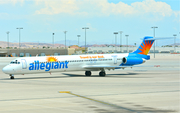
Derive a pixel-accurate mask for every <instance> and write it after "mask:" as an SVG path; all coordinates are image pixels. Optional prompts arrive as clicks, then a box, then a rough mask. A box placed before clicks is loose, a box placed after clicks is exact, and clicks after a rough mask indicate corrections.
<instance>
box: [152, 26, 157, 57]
mask: <svg viewBox="0 0 180 113" xmlns="http://www.w3.org/2000/svg"><path fill="white" fill-rule="evenodd" d="M151 28H153V29H154V38H155V28H158V27H156V26H154V27H151ZM154 41H155V40H154ZM154 58H155V42H154Z"/></svg>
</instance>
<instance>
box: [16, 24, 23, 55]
mask: <svg viewBox="0 0 180 113" xmlns="http://www.w3.org/2000/svg"><path fill="white" fill-rule="evenodd" d="M16 29H19V57H20V35H21V32H20V31H21V29H23V28H22V27H18V28H16Z"/></svg>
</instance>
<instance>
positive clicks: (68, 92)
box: [59, 91, 136, 112]
mask: <svg viewBox="0 0 180 113" xmlns="http://www.w3.org/2000/svg"><path fill="white" fill-rule="evenodd" d="M59 93H67V94H70V95H74V96H77V97H81V98H84V99H87V100H91V101H94V102H98V103H101V104H105V105H109V106H112V107H116V108H120V109H124V110H127V111H131V112H136V111H135V110H132V109H129V108H125V107H121V106H117V105H115V104H111V103H107V102H103V101H100V100H96V99H92V98H88V97H85V96H81V95H77V94H74V93H72V92H70V91H59Z"/></svg>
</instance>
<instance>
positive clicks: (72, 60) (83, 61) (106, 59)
mask: <svg viewBox="0 0 180 113" xmlns="http://www.w3.org/2000/svg"><path fill="white" fill-rule="evenodd" d="M108 60H112V59H90V60H67V61H66V62H88V61H108ZM56 62H59V63H60V62H65V61H56ZM36 63H37V62H36ZM39 63H49V62H39ZM33 64H35V62H33Z"/></svg>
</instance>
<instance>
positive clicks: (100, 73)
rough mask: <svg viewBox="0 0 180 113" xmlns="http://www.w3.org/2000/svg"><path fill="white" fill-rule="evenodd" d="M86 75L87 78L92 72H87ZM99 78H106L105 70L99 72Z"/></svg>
mask: <svg viewBox="0 0 180 113" xmlns="http://www.w3.org/2000/svg"><path fill="white" fill-rule="evenodd" d="M85 75H86V76H91V71H86V72H85ZM99 76H100V77H105V76H106V72H105V71H104V69H101V72H99Z"/></svg>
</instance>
